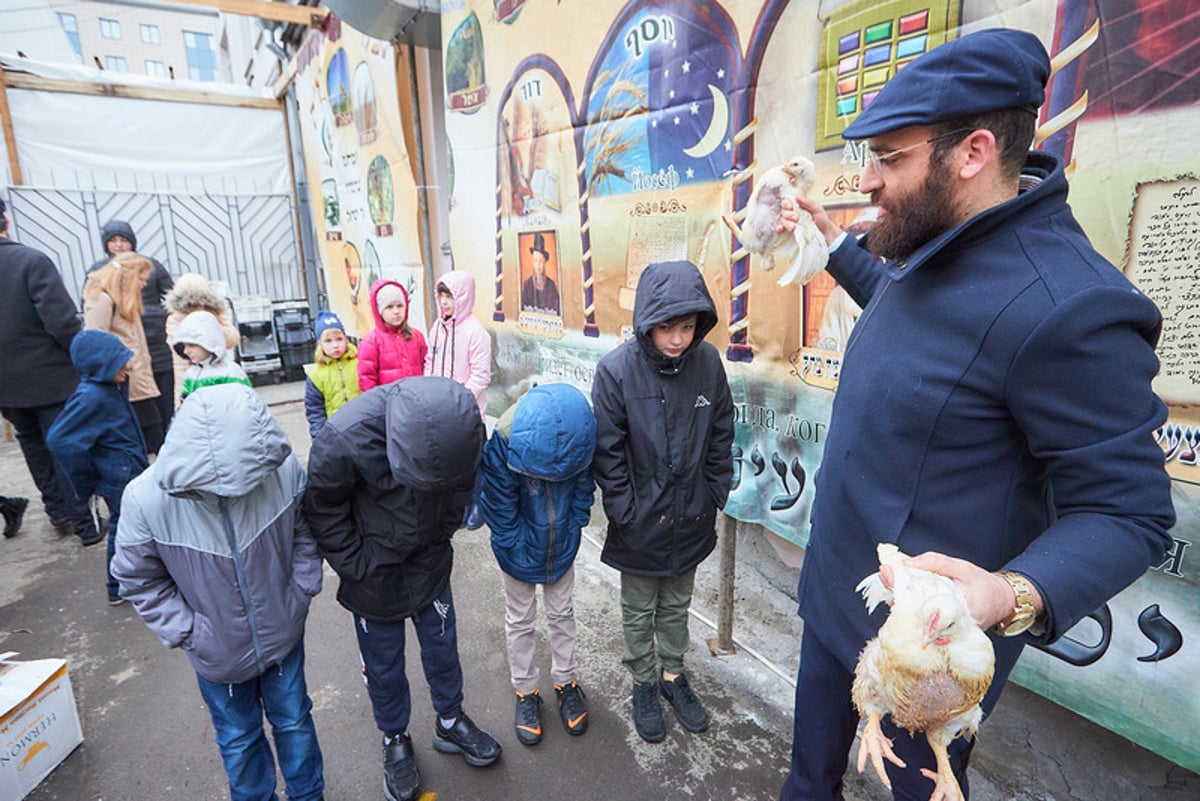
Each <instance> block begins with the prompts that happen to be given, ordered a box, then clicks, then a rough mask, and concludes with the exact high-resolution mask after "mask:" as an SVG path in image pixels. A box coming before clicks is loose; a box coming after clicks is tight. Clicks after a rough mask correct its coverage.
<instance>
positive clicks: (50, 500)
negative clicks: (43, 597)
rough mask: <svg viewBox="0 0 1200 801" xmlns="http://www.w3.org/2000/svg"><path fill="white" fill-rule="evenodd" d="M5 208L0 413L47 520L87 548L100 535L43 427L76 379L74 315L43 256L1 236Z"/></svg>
mask: <svg viewBox="0 0 1200 801" xmlns="http://www.w3.org/2000/svg"><path fill="white" fill-rule="evenodd" d="M6 213H7V209H6V207H5V204H4V201H3V200H0V321H2V322H0V353H3V354H4V358H2V359H0V412H2V413H3V414H4V417H5V419H7V420H8V421H9V422H10V423H12V425H13V428H14V429H15V430H16V434H17V440H18V442H20V444H21V452H22V453H23V454H24V456H25V464H26V465H27V466H28V467H29V472H30V474H31V475H32V476H33V481H34V483H35V484H36V485H37V488H38V491H39V492H40V493H41V494H42V503H43V504H45V506H46V514H47V515H49V517H50V522H51V523H53V524H54V527H55V528H56V529H57V530H58V531H59V533H60V534H68V533H71V532H72V531H74V533H75V534H77V535H78V536H79V537H80V539H81V540H83V542H84V544H85V545H91V544H92V543H95V542H99V541H100V539H101V535H100V534H99V533H98V532H97V531H96V524H95V523H94V522H93V521H92V517H91V513H90V512H89V510H88V507H87V503H86V499H84V500H77V499H76V498H75V496H74V493H73V492H72V491H71V487H70V484H68V483H67V478H66V476H65V475H64V474H63V472H62V470H60V469H59V468H58V466H57V465H56V464H55V462H54V458H53V457H52V456H51V455H50V451H49V450H47V448H46V432H47V431H48V430H49V428H50V426H51V424H52V423H53V422H54V419H55V418H56V417H57V416H58V413H59V412H60V411H61V410H62V407H63V404H64V403H65V402H66V400H67V398H68V397H70V395H71V393H72V392H74V391H75V386H76V385H77V384H78V383H79V373H77V372H76V370H75V366H74V365H73V364H71V356H70V348H71V340H72V339H74V338H75V334H77V333H78V332H79V318H78V316H77V315H76V313H75V304H74V303H73V302H72V301H71V296H70V295H69V294H68V293H67V288H66V286H64V285H63V280H62V275H60V274H59V272H58V269H57V268H56V267H55V266H54V264H53V262H51V261H50V259H49V258H48V257H47V256H46V254H44V253H42V252H41V251H38V250H34V249H33V248H29V247H25V246H24V245H21V244H18V243H16V242H14V241H12V240H11V239H9V238H8V218H7V216H6ZM14 533H15V532H14Z"/></svg>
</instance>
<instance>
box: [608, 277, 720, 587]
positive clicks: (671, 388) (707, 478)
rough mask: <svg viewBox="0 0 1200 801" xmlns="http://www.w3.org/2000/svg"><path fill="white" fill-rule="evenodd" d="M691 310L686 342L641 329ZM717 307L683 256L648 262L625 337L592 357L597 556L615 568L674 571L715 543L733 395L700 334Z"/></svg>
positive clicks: (713, 318)
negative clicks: (599, 524) (670, 350)
mask: <svg viewBox="0 0 1200 801" xmlns="http://www.w3.org/2000/svg"><path fill="white" fill-rule="evenodd" d="M685 314H695V315H696V333H695V338H694V339H693V340H692V344H691V346H690V347H689V348H688V349H687V350H686V351H684V352H683V355H681V356H680V357H679V358H677V359H669V358H667V357H666V356H665V355H664V354H662V353H661V352H659V351H658V350H657V349H656V348H655V347H654V345H653V343H652V341H651V338H650V330H651V329H652V328H654V326H656V325H658V324H659V323H664V322H666V321H668V320H671V319H673V318H675V317H680V316H683V315H685ZM716 324H717V310H716V306H714V305H713V301H712V297H711V296H710V295H709V294H708V288H707V287H706V286H705V284H704V276H702V275H701V274H700V271H699V270H697V269H696V267H695V265H693V264H690V263H688V262H686V261H675V262H661V263H658V264H651V265H649V266H648V267H646V269H645V270H643V271H642V274H641V277H640V278H639V279H638V288H637V296H636V298H635V300H634V308H633V328H634V331H635V333H636V336H635V338H634V339H631V340H629V341H627V342H624V343H622V344H621V345H620V346H618V347H617V348H615V349H614V350H612V351H610V352H609V353H607V354H605V356H604V357H603V358H602V359H601V360H600V361H599V363H598V364H597V365H596V378H595V381H594V383H593V384H592V406H593V407H594V409H595V412H596V423H597V427H598V430H597V439H596V457H595V460H594V462H593V468H594V471H595V476H596V483H597V484H599V485H600V489H601V490H603V493H604V510H605V512H606V513H607V514H608V537H607V539H606V540H605V542H604V550H603V551H602V552H601V554H600V558H601V560H602V561H603V562H604V563H605V564H607V565H611V566H612V567H615V568H616V569H618V570H620V571H621V572H623V573H631V574H634V575H641V576H681V575H683V574H684V573H686V572H688V571H689V570H691V569H692V568H694V567H695V566H696V565H698V564H700V562H702V561H703V560H704V558H705V557H706V556H708V555H709V553H711V552H712V549H713V547H714V546H715V545H716V543H717V534H716V518H717V509H719V508H721V507H723V506H724V505H725V501H726V499H727V498H728V497H729V487H730V484H731V482H732V481H733V452H732V446H733V399H732V396H731V395H730V393H729V382H728V381H727V380H726V378H725V365H724V364H723V363H722V362H721V354H720V353H718V352H717V349H716V348H714V347H713V346H712V345H710V344H708V343H707V342H704V341H703V340H704V336H705V335H706V334H707V333H708V332H709V331H711V330H712V328H713V326H715V325H716Z"/></svg>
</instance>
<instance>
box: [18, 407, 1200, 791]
mask: <svg viewBox="0 0 1200 801" xmlns="http://www.w3.org/2000/svg"><path fill="white" fill-rule="evenodd" d="M302 388H303V385H302V384H283V385H277V386H267V387H261V388H259V392H260V394H261V395H262V396H263V397H264V399H266V400H267V402H268V403H270V404H271V406H272V409H273V411H274V412H275V414H276V416H277V418H278V419H279V420H280V422H281V423H282V425H283V427H284V429H285V430H286V431H287V433H288V435H289V437H291V439H292V442H293V444H294V446H295V448H296V451H297V453H298V455H299V456H300V458H301V460H302V461H303V460H304V459H305V458H306V456H307V451H308V444H309V437H308V427H307V423H306V422H305V420H304V413H303V406H302V404H301V403H299V399H300V397H301V395H302ZM0 479H2V480H0V484H2V485H3V489H0V492H3V493H4V494H6V495H27V496H31V497H33V496H34V495H35V493H34V491H33V486H32V482H31V480H30V478H29V475H28V472H27V471H26V469H25V465H24V462H23V460H22V459H21V455H20V451H19V450H18V448H17V446H16V444H15V443H11V442H2V441H0ZM598 506H599V505H597V510H596V513H595V515H594V517H593V521H592V522H593V525H592V526H589V528H588V530H587V532H586V538H585V542H584V544H583V547H582V548H581V550H580V556H579V559H578V561H577V579H576V597H575V610H576V619H577V622H578V629H579V640H578V652H579V659H580V663H581V668H582V673H581V685H582V686H583V687H584V689H585V691H586V693H587V699H588V703H589V707H590V727H589V730H588V732H587V734H585V735H584V736H582V737H570V736H568V735H567V733H566V732H565V731H564V730H563V728H562V726H561V725H560V723H559V721H558V719H557V713H556V710H555V708H554V704H553V698H554V691H553V687H552V684H551V682H550V679H549V675H548V674H549V653H548V649H547V647H546V641H545V630H544V624H542V628H541V632H540V634H539V664H540V665H542V669H543V681H542V684H543V686H542V687H541V691H542V695H543V697H544V698H546V699H547V701H548V703H547V704H546V705H545V707H544V711H545V737H544V739H543V742H542V743H541V744H540V745H538V746H536V747H533V748H528V747H524V746H522V745H520V744H519V743H518V742H517V740H516V737H515V735H514V734H513V730H512V715H513V701H514V696H513V693H512V690H511V687H510V685H509V680H508V668H507V662H506V660H505V656H504V621H503V615H504V606H503V600H502V599H503V587H502V583H501V578H500V573H499V570H498V568H497V567H496V564H495V560H494V558H493V557H492V555H491V551H490V548H489V546H488V540H487V538H488V532H487V529H486V528H484V529H481V530H479V531H474V532H470V531H465V530H464V531H460V532H459V533H458V534H457V535H456V536H455V539H454V546H455V568H454V575H453V580H452V586H453V589H454V596H455V602H456V604H457V611H458V626H459V647H460V653H461V658H462V663H463V669H464V673H465V695H466V701H465V709H466V711H467V712H468V713H469V714H470V715H471V717H472V718H473V719H474V720H475V721H476V723H478V724H479V725H480V726H481V727H483V728H484V729H486V730H488V731H490V732H491V733H492V734H494V735H495V736H496V737H497V738H498V739H499V740H500V742H501V744H502V745H503V747H504V754H503V756H502V758H501V759H500V761H499V762H498V763H496V764H495V765H493V766H491V767H488V768H472V767H469V766H468V765H466V764H465V762H464V761H463V760H462V759H461V757H459V756H455V755H445V754H440V753H437V752H435V751H434V750H433V747H432V744H431V740H432V734H433V725H434V720H433V711H432V709H431V707H430V705H429V701H428V698H429V696H428V691H427V687H426V685H425V683H424V679H423V676H422V674H421V671H420V664H419V661H418V660H417V654H416V653H413V650H414V648H415V641H410V642H412V643H413V646H414V648H410V652H409V654H408V663H409V677H410V681H411V683H412V690H413V698H414V713H413V720H412V725H411V728H410V733H411V734H412V736H413V740H414V743H415V745H416V751H417V764H418V767H419V769H420V772H421V777H422V787H423V789H424V790H425V791H428V792H430V793H436V794H437V796H438V797H439V798H441V799H463V800H464V801H468V800H474V799H521V798H532V799H581V801H586V800H587V799H610V798H622V799H631V801H636V800H638V799H663V800H664V801H666V800H669V799H680V800H681V801H683V800H684V799H687V800H689V801H696V800H697V799H772V798H777V797H778V791H779V787H780V785H781V784H782V782H783V778H784V776H785V775H786V772H787V767H788V752H789V748H790V740H791V727H792V698H793V687H792V683H791V677H792V676H794V673H795V667H796V660H797V653H796V652H797V648H798V643H799V631H800V626H801V623H800V621H799V620H798V619H797V618H796V616H795V614H794V609H795V607H794V604H793V603H792V601H791V600H790V599H789V598H787V597H786V596H785V595H784V594H782V593H779V592H777V591H774V590H770V589H769V588H767V589H766V590H764V585H763V583H762V579H761V577H760V576H758V575H757V574H756V573H754V572H753V571H751V570H743V567H742V565H741V564H740V563H739V575H738V587H739V593H738V604H739V605H738V608H737V616H736V618H735V637H737V638H738V642H739V643H740V644H741V646H742V647H741V648H740V649H739V650H738V652H737V653H736V654H733V655H728V656H720V657H716V656H713V655H712V654H710V652H709V650H708V648H707V647H706V645H705V641H706V639H707V638H710V637H712V636H713V635H714V632H713V629H712V628H711V627H710V626H709V624H708V623H707V622H706V621H712V620H715V619H716V610H715V607H714V604H715V586H716V562H717V559H716V557H715V555H714V557H712V558H710V559H709V560H708V561H707V562H706V563H705V565H704V566H703V567H702V569H701V571H700V574H699V576H698V581H697V591H696V599H695V603H694V605H693V609H694V612H695V613H696V616H695V617H694V618H693V620H692V648H691V651H690V652H689V654H688V670H689V674H690V677H691V679H692V684H693V686H694V687H695V688H696V689H697V691H698V692H699V694H700V695H701V697H702V698H703V699H704V700H705V701H706V703H707V705H708V708H709V710H710V715H711V718H712V725H711V726H710V728H709V730H708V731H707V732H705V733H703V734H689V733H688V732H686V731H684V730H683V729H682V727H680V726H679V725H678V723H677V722H676V721H674V719H673V717H672V715H671V713H670V711H669V709H666V708H664V709H666V713H667V722H668V725H667V738H666V740H665V741H664V742H663V743H660V744H656V745H651V744H648V743H644V742H642V741H641V740H640V739H639V738H638V736H637V734H636V733H635V731H634V729H633V726H632V723H631V722H630V719H629V709H628V708H629V703H630V701H629V693H630V680H629V676H628V674H627V673H626V671H625V670H624V668H623V667H622V666H621V663H620V654H621V645H622V640H621V626H620V607H619V603H618V594H617V588H618V584H617V578H618V577H617V574H616V572H615V571H613V570H612V569H610V568H608V567H606V566H604V565H602V564H601V563H600V560H599V550H598V543H599V541H600V540H601V539H602V537H603V520H602V514H601V513H600V512H599V508H598ZM103 585H104V549H103V546H96V547H92V548H83V547H82V546H81V545H80V544H79V542H78V541H77V540H75V539H69V540H64V539H60V538H58V537H56V535H55V534H54V532H53V530H52V529H51V527H50V524H49V521H48V520H47V519H46V517H45V514H44V512H43V510H42V508H41V504H40V502H39V501H38V500H36V499H35V500H33V501H32V502H31V503H30V507H29V511H28V513H27V515H26V519H25V524H24V527H23V529H22V531H21V533H20V535H19V536H18V537H16V538H15V539H12V540H4V541H0V652H4V651H19V652H21V658H26V659H35V658H44V657H64V658H66V659H67V662H68V667H69V670H70V675H71V679H72V682H73V685H74V690H75V697H76V701H77V705H78V708H79V714H80V718H81V722H82V726H83V732H84V742H83V744H82V745H81V746H80V747H79V748H78V749H76V751H75V752H74V753H73V754H72V755H71V756H70V757H68V759H67V760H66V761H65V762H64V763H63V764H62V765H60V766H59V767H58V769H57V770H55V772H54V773H52V774H51V775H50V776H49V777H48V778H47V779H46V780H45V781H43V782H42V784H41V785H40V786H39V787H38V788H37V789H35V790H34V791H33V792H32V793H31V794H30V795H29V796H28V798H29V799H31V801H149V800H150V799H155V800H157V799H189V801H207V800H208V799H222V798H228V797H229V796H228V788H227V785H226V781H225V774H224V771H223V770H222V769H221V763H220V758H219V755H218V753H217V749H216V746H215V744H214V743H213V731H212V725H211V723H210V722H209V718H208V714H207V711H206V709H205V707H204V705H203V703H202V702H201V700H200V696H199V692H198V690H197V687H196V682H195V675H194V673H193V672H192V670H191V668H190V667H189V665H188V663H187V660H186V659H185V658H184V656H183V654H182V653H177V652H174V651H169V650H167V649H165V648H163V647H162V645H161V644H160V643H159V642H158V640H157V638H155V637H154V636H153V635H152V634H151V633H150V632H149V631H148V630H147V629H146V627H145V626H144V625H142V623H141V621H140V620H139V619H138V617H137V615H136V614H135V613H134V612H133V610H132V609H131V608H130V606H129V605H128V604H123V605H121V606H117V607H110V606H108V605H107V603H106V600H105V593H104V586H103ZM336 588H337V577H336V576H335V575H334V574H333V573H332V571H330V570H329V569H328V568H326V571H325V589H324V591H323V592H322V593H321V595H320V596H318V597H317V598H316V599H315V600H314V603H313V606H312V609H311V613H310V616H309V622H308V628H307V633H306V636H305V646H306V658H307V667H306V673H307V678H308V684H309V689H310V694H311V695H312V699H313V703H314V717H315V720H316V725H317V732H318V736H319V738H320V741H321V747H322V751H323V753H324V758H325V776H326V794H325V795H326V798H327V799H328V801H348V800H349V799H356V800H357V799H372V800H373V799H381V798H383V793H382V787H381V785H382V771H381V762H380V739H379V732H378V731H377V730H376V729H375V727H374V724H373V721H372V718H371V710H370V703H369V701H368V699H367V695H366V690H365V687H364V686H363V682H362V676H361V674H360V672H359V661H358V655H357V651H356V647H355V640H354V635H353V632H352V631H351V622H350V615H349V613H348V612H346V611H345V610H343V609H342V608H341V607H340V606H339V605H338V604H337V601H336V599H335V597H334V595H335V591H336ZM1192 691H1193V690H1192V688H1189V690H1188V692H1189V693H1190V692H1192ZM970 781H971V787H972V791H973V792H972V798H973V799H975V801H1000V800H1001V799H1004V800H1005V801H1008V800H1010V799H1011V800H1012V801H1067V800H1068V799H1080V801H1083V800H1084V799H1088V800H1090V801H1106V800H1107V799H1113V801H1118V800H1120V801H1125V800H1126V799H1146V801H1150V799H1154V801H1183V800H1184V799H1189V800H1190V801H1195V800H1196V799H1200V777H1198V776H1197V775H1196V774H1194V773H1191V772H1189V771H1186V770H1184V769H1182V768H1179V767H1177V766H1174V765H1172V764H1171V763H1169V762H1166V761H1165V760H1162V759H1161V758H1159V757H1157V756H1156V755H1154V754H1151V753H1149V752H1147V751H1145V750H1144V749H1141V748H1139V747H1137V746H1135V745H1133V744H1131V743H1129V742H1128V741H1126V740H1124V739H1122V738H1120V737H1119V736H1117V735H1114V734H1111V733H1110V732H1107V731H1105V730H1104V729H1101V728H1099V727H1097V726H1094V725H1093V724H1090V723H1088V722H1087V721H1085V720H1083V719H1081V718H1079V717H1078V716H1075V715H1073V714H1072V713H1070V712H1067V711H1065V710H1063V709H1061V708H1059V707H1057V706H1055V705H1053V704H1051V703H1049V702H1046V701H1044V700H1042V699H1040V698H1039V697H1037V696H1035V695H1033V694H1031V693H1028V692H1026V691H1024V690H1022V689H1020V688H1017V687H1015V686H1014V687H1010V688H1009V689H1007V690H1006V691H1005V695H1004V698H1003V699H1002V700H1001V702H1000V705H999V708H998V710H997V712H996V713H995V714H994V715H993V716H992V718H991V719H989V720H988V721H987V722H985V724H984V727H983V728H982V729H981V741H980V744H979V746H978V747H977V748H976V749H975V756H974V761H973V765H972V770H971V774H970ZM845 794H846V798H847V799H848V801H884V799H887V798H889V797H890V796H889V795H888V794H887V793H885V792H884V791H883V790H882V788H880V787H879V786H878V783H877V782H875V781H874V779H873V778H872V777H869V776H868V777H858V776H851V777H848V780H847V786H846V789H845ZM280 795H281V797H282V796H283V791H282V782H280ZM0 801H9V800H8V799H0ZM426 801H429V799H426Z"/></svg>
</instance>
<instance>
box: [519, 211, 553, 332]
mask: <svg viewBox="0 0 1200 801" xmlns="http://www.w3.org/2000/svg"><path fill="white" fill-rule="evenodd" d="M551 244H552V245H553V244H554V238H553V234H551ZM529 255H530V261H531V264H532V272H531V273H530V275H529V277H528V278H526V279H525V280H524V281H523V282H522V283H521V311H531V312H541V313H543V314H561V313H562V311H561V306H560V304H559V300H558V285H557V284H555V283H554V279H553V278H551V277H550V276H549V274H548V273H547V272H546V265H547V264H549V263H550V262H551V261H552V259H551V257H550V251H549V250H547V249H546V234H545V233H542V232H540V231H539V232H538V233H535V234H534V235H533V244H532V245H531V246H530V247H529Z"/></svg>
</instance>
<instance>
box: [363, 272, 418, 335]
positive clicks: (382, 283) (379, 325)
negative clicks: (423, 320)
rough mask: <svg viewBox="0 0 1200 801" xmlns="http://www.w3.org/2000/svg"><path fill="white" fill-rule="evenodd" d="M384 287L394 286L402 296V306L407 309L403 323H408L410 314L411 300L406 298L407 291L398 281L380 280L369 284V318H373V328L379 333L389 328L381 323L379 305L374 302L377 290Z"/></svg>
mask: <svg viewBox="0 0 1200 801" xmlns="http://www.w3.org/2000/svg"><path fill="white" fill-rule="evenodd" d="M385 286H394V287H396V288H397V289H399V290H400V291H401V292H402V293H403V294H404V305H405V306H407V307H408V314H406V315H405V318H404V321H405V322H408V317H409V316H410V315H411V314H412V300H411V299H410V298H409V297H408V290H407V289H405V288H404V285H403V284H401V283H400V282H399V281H393V280H392V279H390V278H380V279H379V280H378V281H375V282H374V283H373V284H371V316H372V317H374V318H375V327H376V328H378V329H379V330H381V331H383V330H386V329H388V328H390V327H391V326H388V325H387V324H386V323H385V322H384V321H383V317H381V316H380V315H379V304H378V303H377V302H376V300H375V297H376V295H378V294H379V290H381V289H383V288H384V287H385ZM393 330H394V329H393Z"/></svg>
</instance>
